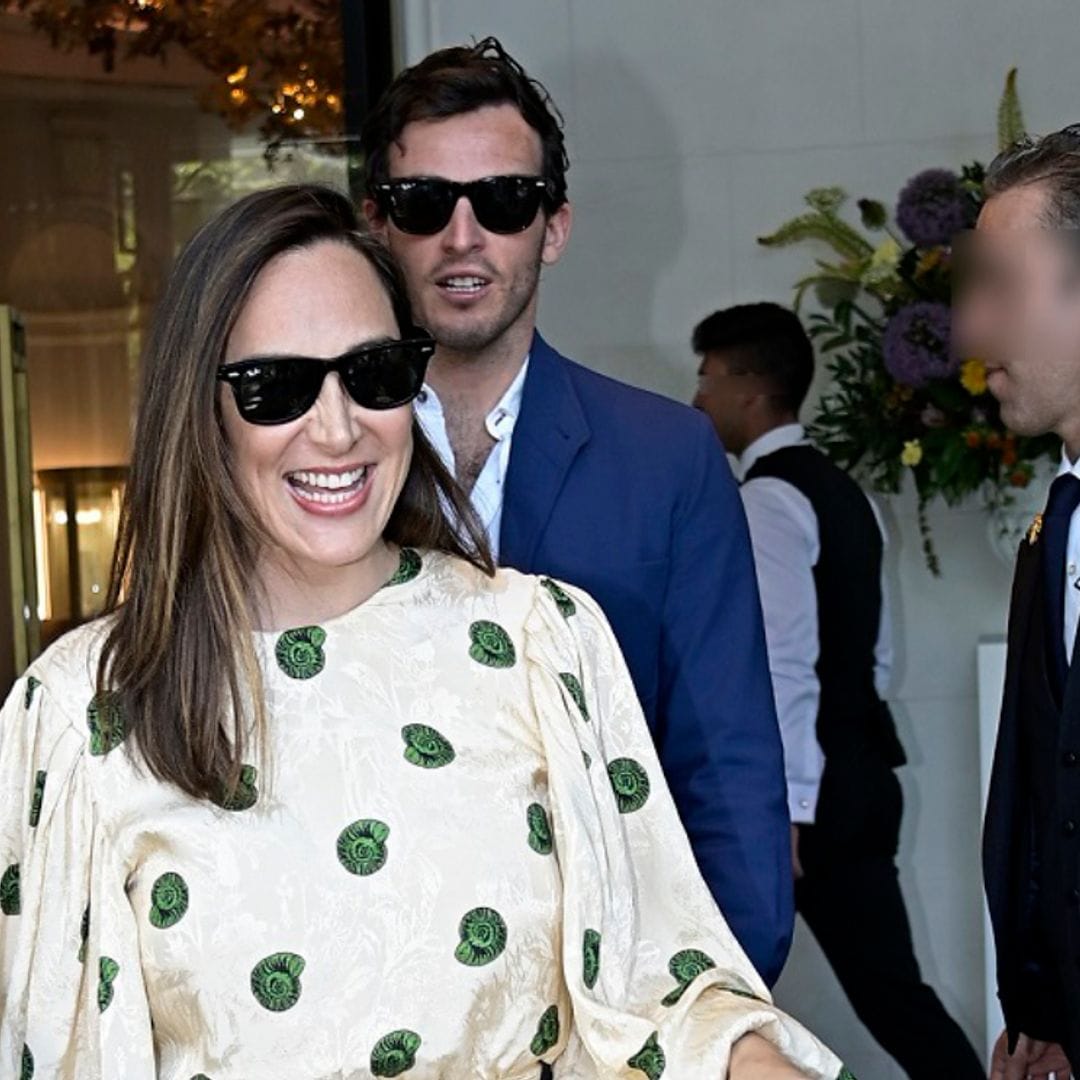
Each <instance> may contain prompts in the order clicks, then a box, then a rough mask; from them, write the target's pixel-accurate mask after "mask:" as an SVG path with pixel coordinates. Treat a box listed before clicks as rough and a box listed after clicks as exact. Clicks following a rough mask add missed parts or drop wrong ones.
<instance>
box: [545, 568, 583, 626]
mask: <svg viewBox="0 0 1080 1080" xmlns="http://www.w3.org/2000/svg"><path fill="white" fill-rule="evenodd" d="M540 584H541V585H543V586H544V588H545V589H547V591H548V592H549V593H551V599H552V600H554V601H555V606H556V607H557V608H558V609H559V614H560V615H562V617H563V618H564V619H569V618H570V616H571V615H573V614H575V613H576V612H577V605H576V604H575V603H574V601H573V600H571V599H570V597H569V596H568V595H567V592H566V590H565V589H563V588H561V587H560V586H559V585H558V584H557V583H556V582H554V581H552V580H551V578H549V577H546V578H541V579H540Z"/></svg>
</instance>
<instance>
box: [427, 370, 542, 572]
mask: <svg viewBox="0 0 1080 1080" xmlns="http://www.w3.org/2000/svg"><path fill="white" fill-rule="evenodd" d="M528 371H529V358H528V356H526V357H525V360H524V362H523V363H522V365H521V368H520V370H519V371H518V373H517V375H516V376H515V377H514V381H513V382H512V383H511V384H510V385H509V386H508V387H507V388H506V393H505V394H503V396H502V397H501V398H500V399H499V401H498V403H497V404H496V405H495V407H494V408H493V409H492V410H491V412H489V413H488V414H487V416H486V417H485V419H484V424H485V426H486V427H487V432H488V434H489V435H490V436H491V437H492V438H493V439H494V440H495V445H494V446H493V447H492V448H491V453H490V454H488V456H487V460H486V461H485V462H484V467H483V468H482V469H481V470H480V475H479V476H478V477H477V478H476V483H475V484H474V485H473V489H472V491H471V492H470V494H469V498H470V500H471V502H472V505H473V509H474V510H475V511H476V513H477V516H478V517H479V518H480V521H481V523H482V524H483V526H484V531H485V532H486V533H487V538H488V545H489V546H490V548H491V554H492V556H493V557H494V558H495V559H498V557H499V532H500V530H501V529H502V511H503V486H504V484H505V483H506V470H507V469H508V468H509V467H510V444H511V440H512V439H513V435H514V425H515V424H516V423H517V418H518V413H519V412H520V411H521V398H522V394H523V393H524V391H525V376H526V375H527V374H528ZM413 408H414V410H415V412H416V418H417V420H419V421H420V426H421V427H422V428H423V429H424V434H425V435H426V436H427V437H428V441H429V442H430V443H431V445H432V446H433V447H434V448H435V452H436V453H437V454H438V455H439V457H440V458H441V459H442V463H443V464H444V465H445V466H446V467H447V469H449V470H450V472H451V474H455V475H456V463H455V461H454V450H453V447H451V445H450V437H449V435H448V434H447V432H446V417H445V415H444V414H443V407H442V402H441V401H439V398H438V395H437V394H436V393H435V391H434V390H433V389H432V388H431V387H430V386H428V385H426V384H425V386H424V389H423V390H422V391H421V393H420V396H419V397H418V398H417V399H416V403H415V405H414V406H413Z"/></svg>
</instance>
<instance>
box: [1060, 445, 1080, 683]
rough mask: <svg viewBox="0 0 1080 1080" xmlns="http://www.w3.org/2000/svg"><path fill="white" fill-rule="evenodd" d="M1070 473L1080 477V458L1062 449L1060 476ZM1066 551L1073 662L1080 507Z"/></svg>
mask: <svg viewBox="0 0 1080 1080" xmlns="http://www.w3.org/2000/svg"><path fill="white" fill-rule="evenodd" d="M1069 473H1072V474H1073V476H1075V477H1078V478H1080V459H1077V460H1076V461H1075V462H1072V461H1070V460H1069V456H1068V454H1066V453H1065V450H1064V449H1062V451H1061V468H1060V469H1058V476H1066V475H1068V474H1069ZM1065 551H1066V555H1065V625H1064V627H1063V630H1064V633H1065V655H1066V656H1067V657H1068V658H1069V663H1070V664H1071V663H1072V654H1073V644H1074V643H1075V641H1076V630H1077V627H1078V626H1080V507H1078V508H1077V509H1076V510H1075V511H1074V512H1073V516H1072V518H1071V519H1070V521H1069V541H1068V544H1067V545H1066V547H1065Z"/></svg>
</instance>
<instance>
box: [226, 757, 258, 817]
mask: <svg viewBox="0 0 1080 1080" xmlns="http://www.w3.org/2000/svg"><path fill="white" fill-rule="evenodd" d="M258 778H259V770H258V769H256V768H255V766H254V765H241V766H240V782H239V783H238V784H237V785H236V788H235V790H233V791H229V792H225V793H224V794H223V795H222V796H221V800H220V802H219V803H218V805H219V806H220V807H221V808H222V810H232V811H234V812H237V811H240V810H250V809H251V808H252V807H253V806H254V805H255V803H256V802H258V800H259V789H258V787H256V781H257V780H258Z"/></svg>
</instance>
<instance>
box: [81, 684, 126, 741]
mask: <svg viewBox="0 0 1080 1080" xmlns="http://www.w3.org/2000/svg"><path fill="white" fill-rule="evenodd" d="M86 726H87V727H88V728H89V729H90V753H91V754H94V755H96V756H99V757H100V756H101V755H102V754H107V753H108V752H109V751H110V750H115V749H116V748H117V747H118V746H119V745H120V744H121V743H122V742H123V741H124V714H123V713H122V712H121V710H120V703H119V701H118V700H117V697H116V695H115V694H110V693H105V694H95V695H94V697H93V699H92V700H91V702H90V704H89V705H88V706H87V707H86Z"/></svg>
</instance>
